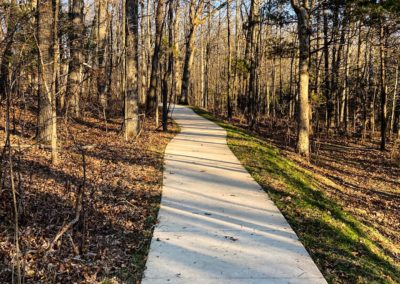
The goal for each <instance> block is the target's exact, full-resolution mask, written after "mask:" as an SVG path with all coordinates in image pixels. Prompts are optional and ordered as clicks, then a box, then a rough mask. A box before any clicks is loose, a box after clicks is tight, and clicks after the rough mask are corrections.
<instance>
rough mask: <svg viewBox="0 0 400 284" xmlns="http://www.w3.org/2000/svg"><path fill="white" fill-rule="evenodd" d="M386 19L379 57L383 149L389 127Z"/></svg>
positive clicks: (382, 29) (382, 26)
mask: <svg viewBox="0 0 400 284" xmlns="http://www.w3.org/2000/svg"><path fill="white" fill-rule="evenodd" d="M383 21H384V19H381V23H380V36H379V57H380V77H379V79H380V93H381V147H380V149H381V150H382V151H383V150H385V149H386V128H387V125H386V124H387V103H386V98H387V94H386V46H385V45H386V44H385V27H384V24H383Z"/></svg>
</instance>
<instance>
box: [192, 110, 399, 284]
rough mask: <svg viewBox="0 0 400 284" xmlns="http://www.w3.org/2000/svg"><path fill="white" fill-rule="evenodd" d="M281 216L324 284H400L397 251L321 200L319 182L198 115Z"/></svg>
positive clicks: (256, 141)
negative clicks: (220, 135) (218, 131)
mask: <svg viewBox="0 0 400 284" xmlns="http://www.w3.org/2000/svg"><path fill="white" fill-rule="evenodd" d="M194 111H196V112H197V113H198V114H200V115H202V116H203V117H205V118H207V119H209V120H211V121H214V122H215V123H217V124H218V125H220V126H222V127H223V128H225V130H226V131H227V133H228V137H227V141H228V145H229V147H230V149H231V150H232V152H233V153H234V154H235V155H236V156H237V157H238V159H239V160H240V161H241V163H242V164H243V165H244V166H245V168H246V169H247V170H248V171H249V173H250V174H251V175H252V176H253V178H254V179H255V180H256V181H257V182H258V183H259V184H260V185H261V186H262V187H263V188H264V189H265V191H266V192H267V193H268V194H269V196H270V197H271V199H272V200H273V201H274V202H275V204H276V205H277V206H278V208H279V209H280V210H281V212H282V213H283V215H284V216H285V218H286V219H287V220H288V222H289V223H290V225H291V226H292V228H293V229H294V230H295V232H296V233H297V235H298V237H299V239H300V240H301V242H302V243H303V245H304V246H305V247H306V249H307V251H308V252H309V253H310V255H311V257H312V258H313V259H314V261H315V262H316V264H317V265H318V267H319V268H320V270H321V272H322V273H323V274H324V276H325V278H326V279H327V281H328V282H329V283H400V266H399V261H398V260H397V261H396V260H395V259H394V256H393V255H394V254H396V253H397V255H399V248H398V247H396V246H395V245H394V244H393V243H391V241H390V240H388V239H386V238H385V237H384V236H382V235H381V234H379V233H378V232H377V231H376V230H374V229H372V228H370V227H367V226H366V225H364V224H363V223H362V222H360V221H358V220H357V219H356V218H355V217H353V216H352V215H351V214H349V213H347V212H345V211H344V210H343V209H342V208H341V206H340V204H339V202H338V201H335V200H333V199H332V198H329V197H328V196H326V195H325V194H324V190H323V187H322V186H321V182H320V180H319V179H318V178H317V177H316V176H315V175H314V174H313V173H311V172H310V171H307V170H305V169H304V168H302V167H300V166H299V165H298V164H296V163H295V162H292V161H290V160H289V159H287V158H285V157H284V156H283V155H282V154H281V153H280V150H279V149H277V148H276V147H273V146H271V145H270V144H268V143H267V142H265V141H263V140H262V139H260V138H258V137H254V136H251V135H249V134H248V133H246V132H245V130H243V129H240V128H237V127H235V126H233V125H231V124H227V123H224V122H222V121H219V120H217V119H215V118H214V117H213V116H212V115H211V114H209V113H207V112H205V111H204V110H202V109H198V108H194Z"/></svg>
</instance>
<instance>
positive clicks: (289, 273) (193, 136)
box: [142, 106, 326, 284]
mask: <svg viewBox="0 0 400 284" xmlns="http://www.w3.org/2000/svg"><path fill="white" fill-rule="evenodd" d="M173 118H174V120H175V121H176V122H177V123H178V124H179V125H180V127H181V132H180V134H178V135H177V136H176V137H175V138H174V139H173V140H172V141H171V142H170V144H169V145H168V146H167V149H166V153H165V171H164V184H163V191H162V200H161V207H160V211H159V216H158V219H159V223H158V224H157V226H156V228H155V230H154V235H153V239H152V241H151V246H150V251H149V256H148V260H147V264H146V266H147V269H146V271H145V274H144V278H143V279H142V283H145V284H147V283H191V284H195V283H230V284H231V283H232V284H234V283H246V284H247V283H326V281H325V279H324V277H323V276H322V274H321V272H320V271H319V270H318V268H317V266H316V265H315V263H314V262H313V260H312V259H311V257H310V256H309V254H308V253H307V251H306V250H305V248H304V247H303V245H302V244H301V243H300V241H299V240H298V238H297V236H296V234H295V233H294V231H293V230H292V228H291V227H290V226H289V224H288V223H287V221H286V220H285V218H284V217H283V215H282V214H281V212H280V211H279V210H278V208H277V207H276V206H275V205H274V203H273V202H272V201H271V200H270V199H269V197H268V195H267V194H266V193H265V192H264V191H263V190H262V189H261V187H260V185H258V184H257V183H256V182H255V181H254V180H253V178H252V177H251V176H250V174H249V173H248V172H247V171H246V170H245V169H244V168H243V166H242V165H241V164H240V162H239V161H238V159H237V158H236V157H235V155H234V154H233V153H232V152H231V151H230V149H229V147H228V145H227V142H226V132H225V130H224V129H222V128H221V127H219V126H217V125H216V124H214V123H213V122H211V121H209V120H206V119H204V118H202V117H200V116H199V115H197V114H195V113H194V112H193V111H192V110H191V109H189V108H186V107H181V106H177V107H176V108H175V111H174V114H173Z"/></svg>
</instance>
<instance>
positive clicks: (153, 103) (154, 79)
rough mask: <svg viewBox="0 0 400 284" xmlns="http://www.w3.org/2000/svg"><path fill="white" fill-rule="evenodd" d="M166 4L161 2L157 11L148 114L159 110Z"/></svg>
mask: <svg viewBox="0 0 400 284" xmlns="http://www.w3.org/2000/svg"><path fill="white" fill-rule="evenodd" d="M164 2H165V0H159V1H158V4H157V9H156V38H155V42H154V52H153V59H152V62H151V76H150V88H149V91H148V93H147V101H146V111H147V112H148V113H154V112H155V111H156V108H157V86H158V83H159V82H158V81H159V79H160V78H159V77H160V76H159V72H158V71H159V70H158V67H159V66H158V65H159V61H160V55H161V40H162V36H163V26H164Z"/></svg>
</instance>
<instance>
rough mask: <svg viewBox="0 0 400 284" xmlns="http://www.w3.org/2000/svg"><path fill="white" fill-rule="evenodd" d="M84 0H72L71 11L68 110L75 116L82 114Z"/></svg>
mask: <svg viewBox="0 0 400 284" xmlns="http://www.w3.org/2000/svg"><path fill="white" fill-rule="evenodd" d="M83 7H84V6H83V1H82V0H72V7H71V11H70V13H69V19H70V22H71V33H70V54H71V60H70V61H69V68H68V69H69V74H68V83H67V98H68V99H67V106H68V107H67V108H68V109H67V111H68V112H69V113H71V114H72V115H73V116H79V115H80V109H79V100H80V96H81V90H82V86H81V72H82V70H81V68H82V63H83V62H82V60H83V55H82V51H83V45H82V35H83V33H84V25H83Z"/></svg>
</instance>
